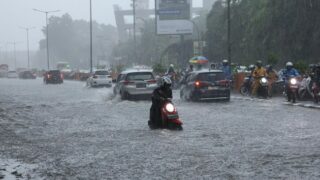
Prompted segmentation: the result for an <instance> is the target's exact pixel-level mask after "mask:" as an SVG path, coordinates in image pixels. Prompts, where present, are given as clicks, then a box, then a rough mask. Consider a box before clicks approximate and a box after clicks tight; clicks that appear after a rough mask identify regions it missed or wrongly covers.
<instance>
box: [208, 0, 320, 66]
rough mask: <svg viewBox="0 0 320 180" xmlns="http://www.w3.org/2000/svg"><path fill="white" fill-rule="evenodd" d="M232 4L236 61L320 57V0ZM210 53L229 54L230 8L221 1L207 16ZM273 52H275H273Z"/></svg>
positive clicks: (243, 0) (261, 0) (256, 0)
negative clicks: (228, 20)
mask: <svg viewBox="0 0 320 180" xmlns="http://www.w3.org/2000/svg"><path fill="white" fill-rule="evenodd" d="M232 2H233V3H232V5H231V44H232V59H233V61H234V62H238V63H244V64H250V63H252V62H254V61H255V60H257V59H267V60H268V61H270V63H276V62H278V63H284V62H285V61H287V60H288V59H294V60H297V59H305V60H306V62H307V63H311V62H312V61H313V60H317V59H318V57H319V56H320V50H319V47H320V1H319V0H235V1H232ZM207 25H208V32H207V36H206V37H207V39H206V40H207V43H208V49H207V56H208V57H209V58H210V59H212V60H216V59H217V60H221V59H223V58H225V57H227V8H226V7H225V6H224V3H223V1H222V0H219V1H217V2H216V3H215V5H214V6H213V8H212V10H211V12H210V14H209V16H208V19H207ZM270 52H272V53H271V54H270Z"/></svg>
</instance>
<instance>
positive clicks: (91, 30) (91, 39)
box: [90, 0, 93, 73]
mask: <svg viewBox="0 0 320 180" xmlns="http://www.w3.org/2000/svg"><path fill="white" fill-rule="evenodd" d="M92 64H93V63H92V0H90V73H92Z"/></svg>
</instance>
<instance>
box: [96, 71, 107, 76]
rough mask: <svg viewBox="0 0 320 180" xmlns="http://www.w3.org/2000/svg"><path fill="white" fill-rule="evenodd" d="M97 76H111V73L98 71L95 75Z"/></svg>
mask: <svg viewBox="0 0 320 180" xmlns="http://www.w3.org/2000/svg"><path fill="white" fill-rule="evenodd" d="M94 74H95V75H105V76H106V75H109V73H108V71H96V72H95V73H94Z"/></svg>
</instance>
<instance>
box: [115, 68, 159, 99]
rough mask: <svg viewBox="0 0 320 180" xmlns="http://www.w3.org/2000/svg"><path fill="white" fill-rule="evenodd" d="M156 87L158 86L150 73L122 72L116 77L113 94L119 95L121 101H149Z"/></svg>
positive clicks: (137, 71) (142, 71) (146, 71)
mask: <svg viewBox="0 0 320 180" xmlns="http://www.w3.org/2000/svg"><path fill="white" fill-rule="evenodd" d="M157 87H158V84H157V81H156V79H155V77H154V75H153V73H152V71H148V70H141V71H140V70H134V71H124V72H122V73H121V74H119V75H118V77H117V80H116V85H115V87H114V89H113V93H114V94H115V95H120V96H121V99H122V100H126V99H137V98H138V99H147V98H149V99H150V97H151V95H152V93H153V90H154V89H156V88H157Z"/></svg>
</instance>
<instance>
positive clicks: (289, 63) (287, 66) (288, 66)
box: [286, 61, 293, 70]
mask: <svg viewBox="0 0 320 180" xmlns="http://www.w3.org/2000/svg"><path fill="white" fill-rule="evenodd" d="M292 67H293V63H292V62H290V61H289V62H287V63H286V68H287V69H288V70H290V69H292Z"/></svg>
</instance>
